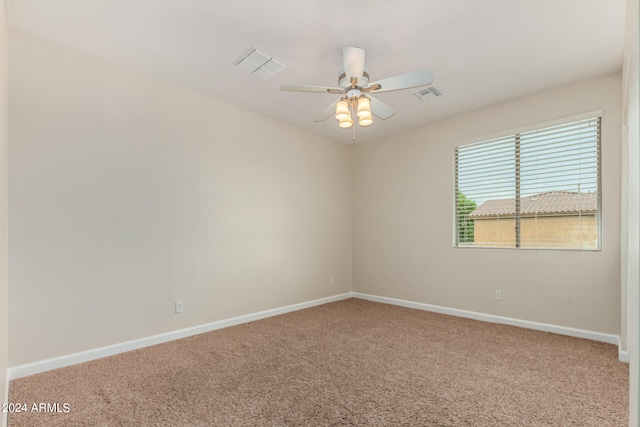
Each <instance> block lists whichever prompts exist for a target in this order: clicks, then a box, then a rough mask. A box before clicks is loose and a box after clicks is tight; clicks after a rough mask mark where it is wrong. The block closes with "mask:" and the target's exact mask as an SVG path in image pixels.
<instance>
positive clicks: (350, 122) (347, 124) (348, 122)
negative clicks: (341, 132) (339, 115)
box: [338, 117, 353, 128]
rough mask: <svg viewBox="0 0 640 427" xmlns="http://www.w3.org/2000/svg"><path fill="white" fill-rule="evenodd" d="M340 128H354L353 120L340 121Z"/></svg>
mask: <svg viewBox="0 0 640 427" xmlns="http://www.w3.org/2000/svg"><path fill="white" fill-rule="evenodd" d="M338 126H340V127H341V128H350V127H351V126H353V120H351V118H350V117H349V118H348V119H346V120H340V123H338Z"/></svg>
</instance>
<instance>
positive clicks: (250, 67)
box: [233, 46, 287, 80]
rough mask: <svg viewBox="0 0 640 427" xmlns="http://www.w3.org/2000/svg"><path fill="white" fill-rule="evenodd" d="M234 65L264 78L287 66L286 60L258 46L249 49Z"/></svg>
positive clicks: (266, 78) (268, 77)
mask: <svg viewBox="0 0 640 427" xmlns="http://www.w3.org/2000/svg"><path fill="white" fill-rule="evenodd" d="M233 65H235V66H236V67H237V68H239V69H241V70H243V71H246V72H247V73H249V74H252V75H254V76H256V77H258V78H259V79H262V80H268V79H270V78H271V77H273V76H275V75H276V74H278V73H279V72H280V71H282V70H284V69H285V68H286V67H287V64H286V63H285V62H284V61H282V60H281V59H278V58H275V57H274V56H273V55H271V54H270V53H267V52H265V51H264V50H262V49H260V48H259V47H257V46H254V47H252V48H251V49H249V50H248V51H247V52H246V53H245V54H244V55H242V56H241V57H240V58H238V59H237V60H236V61H235V62H234V63H233Z"/></svg>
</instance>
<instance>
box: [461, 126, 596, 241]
mask: <svg viewBox="0 0 640 427" xmlns="http://www.w3.org/2000/svg"><path fill="white" fill-rule="evenodd" d="M600 122H601V118H600V117H593V118H588V119H583V120H578V121H572V122H570V123H564V124H560V125H556V126H551V127H545V128H543V129H536V130H532V131H526V132H520V133H515V134H512V135H508V136H504V137H500V138H494V139H490V140H487V141H482V142H477V143H473V144H468V145H461V146H458V147H456V148H455V193H454V197H455V199H454V200H455V221H454V222H455V246H458V247H502V248H504V247H508V248H542V249H585V250H597V249H600V240H601V239H600V197H601V191H600Z"/></svg>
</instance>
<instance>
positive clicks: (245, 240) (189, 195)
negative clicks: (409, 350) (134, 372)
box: [9, 30, 352, 366]
mask: <svg viewBox="0 0 640 427" xmlns="http://www.w3.org/2000/svg"><path fill="white" fill-rule="evenodd" d="M9 53H10V57H11V62H10V64H9V72H10V116H9V119H10V121H11V128H10V131H9V132H10V134H9V136H10V141H11V147H10V159H9V175H10V182H11V194H10V198H9V202H10V212H9V213H10V222H9V227H10V228H9V231H10V253H11V257H10V293H11V306H10V310H9V311H10V324H11V331H10V332H11V334H10V354H9V356H10V365H11V366H16V365H21V364H25V363H29V362H33V361H39V360H43V359H46V358H51V357H55V356H61V355H67V354H71V353H74V352H79V351H83V350H87V349H94V348H97V347H100V346H105V345H109V344H114V343H119V342H123V341H126V340H131V339H136V338H141V337H147V336H150V335H154V334H158V333H163V332H168V331H172V330H177V329H181V328H186V327H190V326H195V325H201V324H205V323H208V322H213V321H216V320H220V319H226V318H230V317H233V316H238V315H242V314H247V313H254V312H257V311H261V310H266V309H271V308H276V307H283V306H286V305H290V304H294V303H300V302H306V301H310V300H313V299H317V298H321V297H327V296H330V295H336V294H340V293H344V292H348V291H350V290H351V265H352V260H351V253H352V247H351V234H352V187H351V182H352V177H351V169H352V166H351V155H350V151H349V146H347V145H345V144H341V143H338V142H335V141H331V140H329V139H327V138H323V137H320V136H317V135H313V134H310V133H308V132H306V131H302V130H300V129H297V128H294V127H291V126H288V125H285V124H283V123H280V122H277V121H275V120H272V119H269V118H267V117H264V116H261V115H257V114H254V113H251V112H249V111H246V110H243V109H240V108H237V107H234V106H231V105H229V104H225V103H222V102H220V101H217V100H215V99H211V98H208V97H205V96H202V95H200V94H197V93H194V92H191V91H189V90H186V89H184V88H180V87H177V86H175V85H172V84H168V83H166V82H163V81H160V80H156V79H154V78H150V77H148V76H146V75H143V74H141V73H138V72H134V71H131V70H129V69H126V68H123V67H120V66H117V65H114V64H111V63H108V62H104V61H102V60H99V59H96V58H94V57H91V56H87V55H84V54H81V53H78V52H76V51H73V50H70V49H67V48H64V47H61V46H59V45H55V44H52V43H49V42H46V41H43V40H41V39H37V38H34V37H32V36H29V35H26V34H24V33H21V32H16V31H13V30H12V31H11V32H10V33H9ZM247 78H251V76H247ZM330 276H333V277H334V285H333V286H330V285H329V277H330ZM176 300H182V301H184V306H185V312H184V313H183V314H180V315H176V314H174V301H176Z"/></svg>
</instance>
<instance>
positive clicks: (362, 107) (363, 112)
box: [358, 96, 371, 118]
mask: <svg viewBox="0 0 640 427" xmlns="http://www.w3.org/2000/svg"><path fill="white" fill-rule="evenodd" d="M367 116H368V117H371V101H370V100H369V98H367V97H366V96H361V97H360V98H358V117H360V118H363V117H367Z"/></svg>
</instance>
